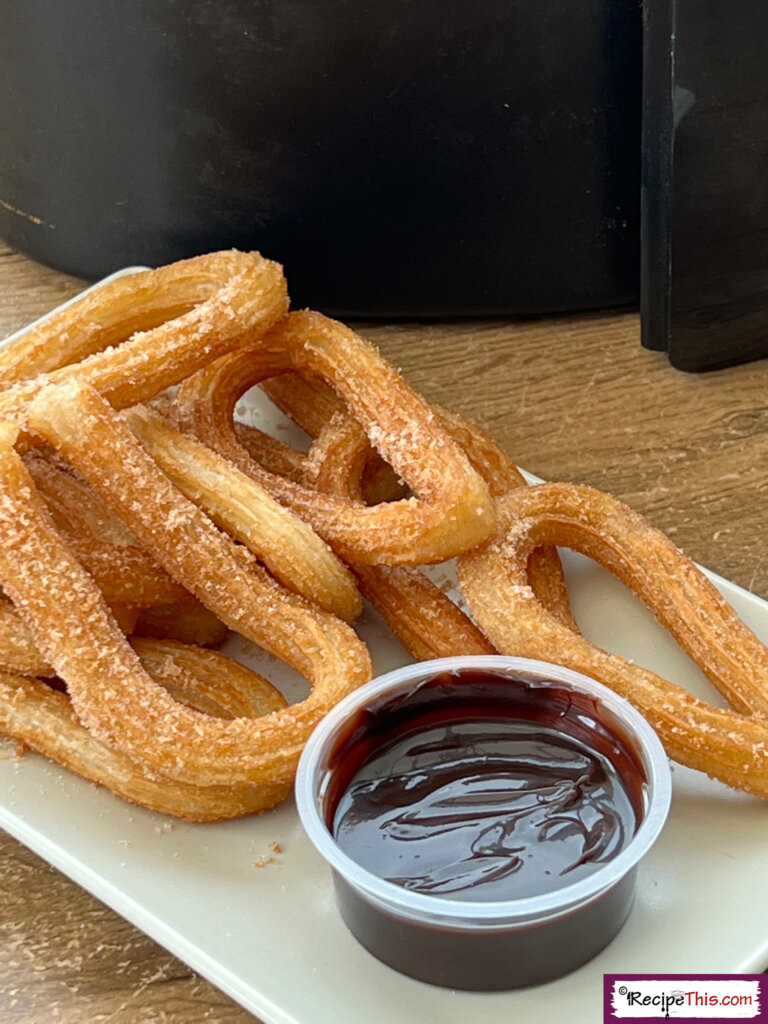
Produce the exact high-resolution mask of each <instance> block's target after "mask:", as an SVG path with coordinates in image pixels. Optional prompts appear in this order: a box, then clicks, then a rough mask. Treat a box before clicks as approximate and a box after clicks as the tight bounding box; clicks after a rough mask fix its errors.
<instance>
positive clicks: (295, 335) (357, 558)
mask: <svg viewBox="0 0 768 1024" xmlns="http://www.w3.org/2000/svg"><path fill="white" fill-rule="evenodd" d="M288 369H298V370H300V371H301V372H309V373H314V374H317V375H319V376H321V377H322V378H323V379H324V380H326V381H328V382H329V383H330V384H331V385H332V386H333V387H334V388H335V389H336V390H337V391H338V393H339V394H340V395H341V396H342V398H343V399H344V400H345V401H346V402H347V404H348V406H349V408H350V410H351V411H352V413H353V414H354V416H355V417H356V418H357V419H358V420H359V421H360V423H361V424H362V425H363V428H364V429H365V432H366V434H367V436H368V438H369V440H370V441H371V443H372V444H373V445H374V447H375V448H376V449H377V450H378V451H379V452H380V454H381V455H383V457H384V458H385V459H386V460H387V461H388V462H389V463H390V464H391V465H392V466H393V468H394V469H395V471H396V472H397V473H398V474H399V476H401V477H402V479H403V480H405V481H406V482H407V484H408V485H409V486H410V488H411V490H412V492H413V494H414V495H415V497H411V498H408V499H406V500H403V501H395V502H389V503H386V504H382V505H377V506H373V507H361V506H360V505H358V504H356V503H355V502H351V501H349V500H348V499H346V498H338V497H334V496H331V495H324V494H321V493H319V492H317V491H314V490H312V489H310V488H307V487H303V486H301V485H299V484H297V483H295V482H294V481H292V480H288V479H285V478H283V477H280V476H277V475H275V474H272V473H269V472H267V471H266V470H265V469H264V468H263V467H262V466H260V465H259V464H258V463H256V462H255V461H254V460H253V459H252V458H251V457H250V456H249V455H248V453H247V452H246V450H245V449H244V448H243V446H242V445H241V444H240V443H239V441H238V439H237V435H236V433H235V428H234V424H233V414H234V409H235V404H236V402H237V400H238V398H239V397H240V395H241V394H243V392H244V391H246V390H247V389H248V388H249V387H251V386H252V385H253V384H256V383H258V382H259V381H260V380H263V379H265V378H267V377H271V376H274V375H275V374H277V373H281V372H283V371H285V370H288ZM175 411H176V416H177V417H178V420H179V422H180V424H181V426H182V428H183V429H185V430H189V431H190V432H192V433H194V434H195V435H196V436H197V437H199V438H200V440H202V441H203V442H204V443H206V444H208V445H209V446H210V447H212V448H214V449H215V450H216V451H218V452H219V453H220V454H222V455H224V456H225V457H226V458H229V459H230V460H231V461H232V462H234V463H235V464H236V465H237V466H239V467H240V468H241V469H242V470H243V471H244V472H246V473H248V474H249V475H251V476H253V477H255V478H256V479H257V480H258V481H259V482H261V483H262V484H263V485H264V486H265V487H266V488H267V489H268V490H269V491H270V492H271V493H272V494H273V495H274V496H275V497H276V498H277V499H278V500H279V501H281V502H282V503H283V504H285V505H287V506H288V507H289V508H292V509H293V510H294V511H295V512H297V513H298V514H299V515H300V516H301V517H302V518H304V519H306V520H307V521H308V522H309V523H311V525H312V526H313V527H314V528H315V530H316V531H317V532H318V533H319V534H320V536H321V537H323V538H324V539H325V540H326V541H328V543H329V544H330V545H331V546H332V547H333V548H334V550H335V551H336V552H337V553H338V554H340V555H341V556H342V557H343V558H344V559H345V560H347V561H351V562H355V563H357V564H376V563H389V564H416V563H419V562H425V563H430V562H439V561H442V560H444V559H446V558H450V557H453V556H454V555H455V554H457V553H458V552H460V551H464V550H466V549H467V548H468V547H471V546H473V545H474V544H479V543H481V542H482V540H484V539H485V538H487V537H488V536H489V533H490V531H491V530H492V529H493V521H494V513H493V503H492V501H491V498H490V495H489V493H488V489H487V487H486V485H485V484H484V482H483V481H482V480H481V479H480V477H479V476H478V474H477V473H476V472H475V471H474V470H473V469H472V467H471V466H470V464H469V462H468V461H467V458H466V456H465V455H464V453H463V452H462V451H461V449H460V448H459V447H458V446H457V445H456V444H455V442H454V441H453V440H452V439H451V438H450V436H449V435H448V434H447V433H446V432H445V431H444V430H443V429H442V428H441V427H440V425H439V424H438V423H437V422H436V419H435V416H434V414H433V413H432V410H431V409H430V408H429V406H428V405H427V404H426V403H425V402H424V401H423V399H421V398H419V397H418V396H417V395H416V394H414V392H413V391H411V389H410V388H409V387H408V385H407V384H406V383H405V381H404V380H403V379H402V377H401V376H400V374H398V373H397V372H396V370H394V369H393V367H391V366H390V365H389V364H388V363H387V362H386V361H385V360H384V359H382V357H381V356H380V355H379V353H378V352H377V350H376V349H375V348H374V347H373V346H372V345H370V344H369V343H368V342H366V341H364V340H363V339H362V338H360V337H359V336H358V335H357V334H355V333H354V331H351V330H350V329H349V328H347V327H344V326H343V325H342V324H339V323H337V322H336V321H333V320H329V319H328V318H327V317H324V316H321V315H320V314H318V313H310V312H304V313H292V314H290V315H289V316H287V317H286V318H285V319H284V320H282V321H281V322H280V323H279V324H278V325H277V327H275V328H274V329H273V330H272V331H270V332H269V333H268V334H267V335H265V336H264V338H262V339H261V341H260V342H259V343H258V344H256V345H254V346H252V347H251V348H250V349H248V350H242V351H240V352H238V353H233V354H232V355H231V356H228V357H225V358H223V359H221V360H218V361H217V362H216V363H214V364H212V365H211V366H208V367H206V368H205V369H203V370H201V371H199V372H198V373H197V374H196V375H195V376H194V377H193V378H191V379H190V380H189V381H187V382H185V383H184V384H183V385H182V387H181V388H180V389H179V393H178V397H177V402H176V405H175Z"/></svg>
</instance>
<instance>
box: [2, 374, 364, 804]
mask: <svg viewBox="0 0 768 1024" xmlns="http://www.w3.org/2000/svg"><path fill="white" fill-rule="evenodd" d="M30 424H31V425H32V426H33V429H34V430H36V431H39V432H40V433H41V434H43V435H44V436H45V439H46V440H47V441H49V442H50V443H51V444H52V445H53V446H54V447H55V448H57V450H60V451H61V452H62V454H63V455H64V456H65V457H66V458H67V460H68V461H70V462H71V463H72V464H73V465H74V466H75V468H76V469H77V470H78V472H80V474H81V475H82V476H83V477H84V478H85V479H86V480H87V481H88V482H89V483H90V484H91V486H92V487H94V489H95V490H96V491H97V492H98V493H99V494H100V495H101V496H102V498H103V499H104V500H105V502H106V503H107V504H108V505H109V506H110V508H111V509H112V511H113V512H114V513H115V514H116V515H118V516H120V517H121V518H123V519H124V521H126V523H127V525H129V527H130V529H131V530H132V532H133V533H134V534H135V535H136V536H137V537H138V539H139V540H140V542H141V543H142V544H143V545H144V546H145V548H146V549H147V550H148V551H149V552H150V553H151V554H152V555H153V556H154V557H155V558H156V559H157V560H158V562H160V564H162V565H164V567H165V568H166V569H167V570H168V571H169V572H170V573H171V575H173V576H174V577H175V578H176V579H177V580H178V581H179V582H180V583H182V585H184V586H186V587H187V589H189V590H191V591H192V592H193V593H195V594H196V596H197V597H198V598H199V599H200V600H201V601H202V603H203V604H205V605H206V606H207V607H209V608H210V609H211V610H212V611H214V612H215V613H216V614H217V615H218V617H219V618H220V619H222V621H224V622H226V623H227V624H228V625H229V626H231V627H232V628H234V629H236V630H238V631H239V632H241V633H242V634H243V635H244V636H246V637H247V638H248V639H249V640H252V641H254V642H255V643H257V644H259V645H260V646H261V647H263V648H264V649H265V650H267V651H269V652H270V653H272V654H274V655H276V656H277V657H279V658H282V659H283V660H285V661H287V662H288V663H289V664H291V665H292V666H293V667H294V668H296V669H297V671H299V672H301V673H302V674H304V675H305V676H306V678H308V680H309V682H310V684H311V686H312V689H311V692H310V694H309V696H308V697H307V698H306V699H305V700H303V701H302V702H300V703H299V704H296V705H293V706H291V707H290V708H287V709H285V710H284V711H278V712H273V713H271V714H268V715H264V716H262V717H260V718H256V719H251V718H235V719H233V720H231V721H226V722H225V721H221V720H219V719H215V718H211V717H209V716H204V715H201V714H199V713H198V712H195V711H193V710H190V709H189V708H187V707H185V706H184V705H182V704H180V703H179V702H178V701H175V700H174V699H173V698H172V697H171V696H170V695H169V694H168V693H167V692H166V691H165V690H164V689H163V688H162V687H159V686H158V685H157V684H156V683H155V682H154V681H153V680H152V679H151V677H150V676H149V675H148V674H147V673H146V671H145V670H144V669H143V668H142V667H141V665H140V663H139V661H138V659H137V657H136V655H135V653H134V651H133V650H132V649H131V648H130V646H129V644H128V643H127V641H126V640H125V638H124V636H123V635H122V633H121V632H120V631H119V630H118V629H117V628H116V627H115V623H114V620H113V619H112V617H111V615H110V613H109V611H108V609H107V607H106V605H105V603H104V600H103V597H102V595H101V593H100V592H99V590H98V588H97V587H96V585H95V584H94V582H93V580H92V579H91V577H90V576H89V575H88V574H87V573H86V572H85V570H84V569H83V568H82V567H81V565H80V564H79V562H78V561H77V560H76V558H75V557H74V556H73V555H72V554H71V552H70V551H69V550H68V549H67V547H66V546H65V545H64V544H63V542H62V540H61V538H60V536H59V534H58V532H57V531H56V529H55V527H54V525H53V523H52V521H51V520H50V517H49V516H48V515H47V513H46V510H45V507H44V505H43V503H42V501H41V499H40V498H39V496H38V495H37V493H36V492H35V490H34V487H33V485H32V482H31V480H30V478H29V476H28V474H27V473H26V470H25V468H24V465H23V463H22V461H21V459H20V458H19V457H18V456H17V455H16V454H15V453H14V451H13V449H12V448H11V447H10V445H9V443H8V441H9V438H8V436H7V431H4V430H2V429H0V493H2V495H3V500H2V502H0V530H2V531H3V532H4V534H5V536H7V537H9V538H11V540H12V543H10V544H8V545H5V546H4V547H3V548H2V550H0V582H2V585H3V587H4V589H5V591H6V593H7V594H8V596H9V597H10V598H11V600H12V601H13V602H14V604H15V605H16V607H17V609H18V610H19V613H20V614H21V615H22V616H23V618H24V620H25V621H26V623H27V625H28V626H29V628H30V630H31V632H32V634H33V636H34V638H35V642H36V645H37V647H38V649H39V651H40V652H41V654H42V655H43V657H44V658H45V659H46V660H47V661H48V663H49V664H50V665H51V666H52V667H53V668H54V669H55V671H56V673H57V675H59V676H60V677H61V678H62V679H63V680H64V681H65V682H66V684H67V690H68V693H69V695H70V698H71V700H72V705H73V707H74V709H75V711H76V713H77V715H78V717H79V718H80V720H81V721H82V723H83V724H84V725H85V726H86V728H88V729H89V730H90V731H91V732H92V733H93V735H94V736H95V737H96V738H97V739H98V740H100V741H102V742H106V743H108V744H109V745H110V746H112V747H114V748H116V749H118V750H121V751H122V752H123V753H125V754H126V755H127V756H128V757H130V758H131V759H132V760H134V761H137V762H139V763H140V764H141V765H142V766H143V769H144V771H145V773H146V774H147V775H148V776H152V777H154V778H165V779H173V780H175V781H179V782H186V783H189V784H192V785H203V786H208V785H222V784H226V783H232V784H238V783H246V782H247V783H265V784H267V785H269V786H271V785H273V784H275V783H278V782H280V783H281V782H284V781H285V780H286V779H289V778H290V777H291V776H292V774H293V772H294V770H295V766H296V762H297V760H298V756H299V754H300V751H301V749H302V747H303V745H304V743H305V742H306V739H307V737H308V736H309V733H310V732H311V730H312V728H313V727H314V725H315V724H316V722H317V721H318V720H319V718H320V717H321V716H322V715H323V714H325V713H326V712H327V711H328V710H329V708H330V707H331V706H332V705H333V704H334V703H336V702H337V701H338V700H339V699H341V697H343V696H344V695H346V694H347V693H348V692H350V691H351V690H352V689H354V688H355V687H356V686H358V685H359V684H360V683H361V682H364V681H365V680H366V679H368V678H370V674H371V666H370V659H369V657H368V653H367V650H366V649H365V647H364V646H363V644H361V643H360V641H359V640H358V639H357V637H356V636H355V635H354V633H353V632H352V630H351V629H350V628H349V627H348V626H347V625H345V624H344V623H342V622H341V621H340V620H338V619H336V618H335V617H334V616H331V615H329V614H328V613H326V612H322V611H321V610H320V609H316V608H314V607H313V606H311V605H309V604H308V603H307V602H306V601H304V600H303V599H302V598H300V597H298V596H296V595H294V594H291V593H290V592H288V591H286V590H285V589H284V588H282V587H281V586H280V585H279V584H277V583H276V582H275V581H274V580H272V578H271V577H269V575H268V574H267V573H266V571H265V570H263V569H261V567H260V566H258V565H257V564H256V563H255V561H254V559H253V557H252V556H251V555H250V554H249V553H247V552H246V551H245V550H244V549H243V548H242V547H241V546H239V545H237V544H236V543H235V542H234V541H232V540H231V539H230V538H228V537H226V536H225V535H223V534H221V533H220V532H219V531H218V530H217V528H216V527H215V526H214V525H213V524H212V523H211V521H210V520H209V519H208V518H207V517H206V516H205V514H204V513H203V512H201V511H200V510H199V509H198V508H197V507H196V506H195V505H193V504H192V503H191V502H189V501H188V500H187V499H186V498H184V497H183V495H181V494H180V493H179V492H178V491H177V490H176V489H175V488H174V487H173V485H172V484H171V483H170V481H169V480H168V479H167V478H166V477H165V476H164V474H163V473H162V471H161V470H160V469H159V467H158V466H157V465H156V464H155V463H154V462H153V461H152V459H151V458H150V457H149V456H148V455H147V454H146V452H145V451H144V450H143V449H142V448H141V446H140V444H139V442H138V441H137V440H136V439H135V438H134V436H133V434H132V433H131V431H130V430H129V428H128V426H127V425H126V424H125V423H124V421H123V420H122V419H121V418H120V416H119V415H118V414H117V413H115V412H114V410H112V409H111V407H110V406H109V405H108V404H107V403H106V402H105V401H104V400H103V399H102V398H100V396H99V395H98V394H97V393H96V392H95V391H94V390H93V389H92V388H90V387H88V386H87V385H84V384H82V383H81V382H79V381H77V380H69V381H67V382H66V383H65V384H62V385H59V386H58V387H49V388H47V389H42V390H41V391H40V393H39V394H38V396H37V397H36V398H35V400H34V402H33V403H32V405H31V407H30ZM4 438H5V444H3V443H2V441H3V439H4ZM32 566H34V570H33V569H32V568H31V567H32ZM190 584H192V586H190Z"/></svg>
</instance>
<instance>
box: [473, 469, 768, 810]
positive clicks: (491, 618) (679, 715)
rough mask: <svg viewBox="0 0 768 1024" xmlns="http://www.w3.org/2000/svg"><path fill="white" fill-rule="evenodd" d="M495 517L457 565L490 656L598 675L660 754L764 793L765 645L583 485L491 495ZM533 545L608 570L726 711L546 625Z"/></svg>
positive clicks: (661, 544)
mask: <svg viewBox="0 0 768 1024" xmlns="http://www.w3.org/2000/svg"><path fill="white" fill-rule="evenodd" d="M498 517H499V518H498V527H497V532H496V534H495V536H494V538H493V539H492V540H491V541H489V542H488V543H487V544H485V545H483V547H481V548H479V549H477V550H476V551H473V552H470V553H468V554H467V555H465V556H463V557H462V558H460V559H459V581H460V585H461V589H462V593H463V594H464V596H465V598H466V600H467V603H468V604H469V607H470V609H471V611H472V614H473V616H474V618H475V621H476V622H477V623H478V625H479V626H480V628H481V629H482V630H483V632H484V633H485V634H486V636H488V638H489V639H490V640H491V642H492V643H493V644H494V645H495V646H496V647H497V648H498V650H499V651H501V652H502V653H504V654H516V655H523V656H527V657H531V658H545V659H548V660H550V661H557V662H559V663H560V664H562V665H566V666H568V667H570V668H573V669H575V670H577V671H579V672H583V673H585V674H586V675H589V676H592V677H593V678H595V679H598V680H599V681H600V682H602V683H605V684H606V685H608V686H610V687H611V688H612V689H614V690H616V692H617V693H620V694H621V695H622V696H624V697H626V698H628V699H629V700H630V701H631V702H632V703H633V704H634V705H635V706H636V707H637V708H638V709H639V710H640V711H641V712H642V713H643V714H644V715H645V716H646V717H647V718H648V720H649V721H650V722H651V724H652V725H653V726H654V727H655V728H656V730H657V731H658V733H659V736H660V738H661V739H662V741H663V743H664V745H665V747H666V749H667V752H668V753H669V755H670V757H672V758H674V759H675V760H676V761H680V762H681V763H682V764H685V765H688V766H689V767H691V768H696V769H698V770H700V771H703V772H706V774H708V775H710V776H712V777H713V778H716V779H719V780H721V781H722V782H725V783H727V784H728V785H730V786H733V787H735V788H737V789H743V790H746V791H747V792H751V793H755V794H758V795H760V796H768V720H766V718H765V717H761V716H766V715H768V687H767V686H766V679H768V649H766V647H765V646H764V645H763V644H762V643H760V641H759V640H758V639H757V637H756V636H755V635H754V633H752V631H751V630H750V629H748V627H747V626H746V625H744V623H743V622H741V621H740V620H739V619H738V617H737V616H736V614H735V612H734V611H733V609H732V608H731V607H730V606H729V605H728V604H727V603H726V602H725V601H724V600H723V598H722V597H721V596H720V594H719V593H718V591H717V590H716V589H715V587H714V586H713V585H712V584H711V583H710V582H709V580H708V579H707V578H706V577H705V576H704V575H703V573H702V572H701V571H700V570H699V569H697V568H696V566H695V565H694V564H693V563H692V562H691V561H689V560H688V559H687V558H686V557H685V556H684V555H683V554H682V552H681V551H679V549H677V548H676V547H675V546H674V544H672V543H671V541H669V540H668V539H667V538H666V537H665V536H664V535H663V534H662V533H660V532H659V531H658V530H656V529H654V528H653V527H652V526H650V524H648V523H647V522H646V521H645V520H644V519H643V518H642V517H641V516H639V515H637V513H635V512H633V511H632V510H631V509H629V508H628V507H627V506H626V505H624V504H622V503H621V502H619V501H617V500H616V499H614V498H611V497H609V496H608V495H606V494H603V493H601V492H600V491H596V490H594V489H593V488H590V487H585V486H577V485H569V484H542V485H540V486H537V487H530V488H521V489H520V490H517V491H512V492H510V493H509V494H507V495H505V496H504V497H502V498H500V499H499V501H498ZM542 544H544V545H552V544H558V545H562V546H565V547H570V548H573V549H574V550H576V551H580V552H582V553H583V554H586V555H588V556H590V557H591V558H594V559H595V560H596V561H598V562H599V563H600V564H601V565H603V566H605V568H607V569H609V570H610V571H611V572H613V573H614V574H615V575H616V576H617V577H618V578H619V579H620V580H622V581H623V582H624V583H625V584H626V585H627V586H628V587H630V588H631V589H632V590H633V591H634V593H635V594H637V596H638V597H640V598H641V599H642V600H643V601H644V602H645V604H647V605H648V607H649V608H650V609H651V610H652V611H653V612H654V614H655V615H656V616H657V618H658V619H659V621H660V622H661V623H662V625H664V626H665V627H666V628H667V629H668V630H669V631H670V633H672V635H673V636H674V637H675V639H676V640H677V642H678V643H679V644H680V646H681V647H682V648H683V650H684V651H685V652H686V653H687V654H688V655H690V657H691V658H692V659H693V661H694V662H695V663H696V664H697V665H698V666H699V668H701V670H702V671H703V672H704V674H705V675H706V676H707V678H708V679H709V680H710V682H711V683H712V684H713V685H714V686H715V687H716V688H717V689H718V690H719V691H720V692H721V693H722V694H723V695H724V696H725V697H726V699H727V700H728V701H729V702H730V703H731V705H732V706H733V707H734V708H735V709H736V710H735V711H731V710H721V709H719V708H715V707H712V706H711V705H709V704H707V703H706V702H705V701H703V700H700V699H698V698H696V697H694V696H692V695H691V694H690V693H688V692H687V691H686V690H684V689H682V688H681V687H679V686H676V685H674V684H673V683H670V682H668V681H666V680H664V679H662V678H661V677H659V676H658V675H656V674H655V673H653V672H650V671H647V670H646V669H642V668H640V667H638V666H636V665H634V664H630V663H629V662H627V661H625V660H624V659H622V658H620V657H618V656H617V655H613V654H609V653H607V652H606V651H603V650H601V649H600V648H598V647H595V646H594V645H593V644H591V643H589V642H588V641H587V640H585V639H584V638H583V637H581V636H579V635H577V634H576V633H574V632H573V631H572V630H570V629H568V628H567V627H566V626H564V625H563V624H562V623H560V622H558V621H557V620H556V619H555V618H553V616H552V615H551V614H549V612H548V611H547V610H546V609H545V608H544V607H543V605H542V604H541V603H540V601H538V600H537V598H536V596H535V594H534V592H533V590H532V589H531V587H530V585H529V581H528V558H529V555H530V553H531V551H533V550H534V549H535V548H536V547H537V546H540V545H542ZM739 712H743V713H739ZM750 715H752V716H754V717H750Z"/></svg>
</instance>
